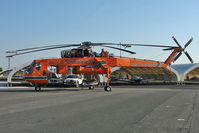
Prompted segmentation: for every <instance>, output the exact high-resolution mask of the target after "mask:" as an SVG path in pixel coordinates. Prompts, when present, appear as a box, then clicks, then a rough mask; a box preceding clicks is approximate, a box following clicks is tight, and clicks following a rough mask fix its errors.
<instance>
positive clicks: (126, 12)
mask: <svg viewBox="0 0 199 133" xmlns="http://www.w3.org/2000/svg"><path fill="white" fill-rule="evenodd" d="M198 5H199V1H198V0H0V67H2V68H3V69H4V70H6V69H7V67H8V60H7V58H6V57H5V56H6V55H7V54H6V53H5V52H6V51H8V50H16V49H22V48H29V47H37V46H46V45H56V44H63V43H64V44H67V43H68V44H71V43H75V44H76V43H80V42H83V41H91V42H114V43H120V42H121V43H144V44H161V45H171V46H176V44H175V43H174V41H173V40H172V36H175V37H176V39H177V40H178V41H179V43H180V44H181V45H182V46H184V44H185V43H186V42H187V41H188V40H189V39H190V38H191V37H193V38H194V40H193V42H192V43H191V44H190V45H189V47H187V49H186V51H188V53H189V54H190V55H191V57H192V58H193V60H194V62H199V60H198V45H199V8H198ZM100 49H101V48H100V47H95V48H94V50H96V51H100ZM61 50H63V49H56V50H50V51H44V52H37V53H32V54H26V55H21V56H16V57H13V58H12V59H11V67H15V66H19V65H20V64H24V63H26V62H28V61H31V60H33V59H38V58H47V57H60V51H61ZM106 50H108V51H109V52H110V53H114V54H115V55H119V51H116V50H112V49H106ZM128 50H131V51H135V52H136V53H137V54H136V55H130V54H128V53H124V52H122V56H126V57H132V58H141V59H152V60H158V61H164V60H166V58H167V57H168V56H169V54H170V52H171V51H167V52H165V51H162V50H161V49H160V48H143V47H131V48H129V49H128ZM179 63H183V64H184V63H189V60H188V59H187V58H186V56H185V55H182V56H181V57H180V58H179V59H178V61H176V63H175V64H179Z"/></svg>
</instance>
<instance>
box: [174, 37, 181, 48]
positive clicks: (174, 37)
mask: <svg viewBox="0 0 199 133" xmlns="http://www.w3.org/2000/svg"><path fill="white" fill-rule="evenodd" d="M172 39H173V40H174V42H175V43H176V44H177V45H178V46H179V48H180V49H181V50H182V47H181V45H180V44H179V43H178V41H177V40H176V39H175V37H174V36H172Z"/></svg>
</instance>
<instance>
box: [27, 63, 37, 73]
mask: <svg viewBox="0 0 199 133" xmlns="http://www.w3.org/2000/svg"><path fill="white" fill-rule="evenodd" d="M34 66H35V61H33V62H32V63H31V65H30V66H28V67H27V68H26V70H25V73H26V74H32V72H33V68H34Z"/></svg>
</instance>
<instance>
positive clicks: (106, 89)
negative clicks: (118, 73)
mask: <svg viewBox="0 0 199 133" xmlns="http://www.w3.org/2000/svg"><path fill="white" fill-rule="evenodd" d="M104 90H105V91H107V92H110V91H111V90H112V89H111V86H105V87H104Z"/></svg>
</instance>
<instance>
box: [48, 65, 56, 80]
mask: <svg viewBox="0 0 199 133" xmlns="http://www.w3.org/2000/svg"><path fill="white" fill-rule="evenodd" d="M48 78H49V79H51V78H57V67H55V66H48Z"/></svg>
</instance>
